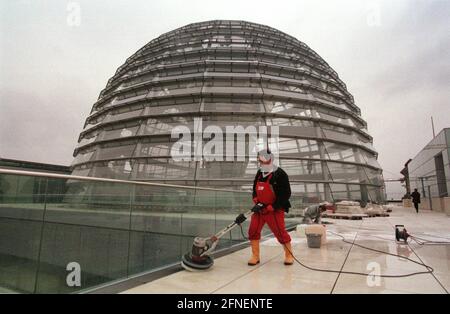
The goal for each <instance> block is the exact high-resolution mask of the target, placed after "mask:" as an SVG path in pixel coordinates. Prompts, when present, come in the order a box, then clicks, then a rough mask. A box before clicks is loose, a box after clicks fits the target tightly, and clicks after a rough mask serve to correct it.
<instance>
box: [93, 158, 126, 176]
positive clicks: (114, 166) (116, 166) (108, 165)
mask: <svg viewBox="0 0 450 314" xmlns="http://www.w3.org/2000/svg"><path fill="white" fill-rule="evenodd" d="M131 170H132V168H131V161H130V160H116V161H108V162H104V163H96V164H94V166H93V169H92V172H91V173H90V175H91V176H94V177H100V178H113V179H122V180H128V179H129V177H130V174H131Z"/></svg>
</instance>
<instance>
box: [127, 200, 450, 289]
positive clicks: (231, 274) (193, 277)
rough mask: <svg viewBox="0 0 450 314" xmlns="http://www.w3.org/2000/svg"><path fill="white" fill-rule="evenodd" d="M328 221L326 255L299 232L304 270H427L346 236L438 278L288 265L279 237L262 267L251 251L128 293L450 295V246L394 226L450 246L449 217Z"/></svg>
mask: <svg viewBox="0 0 450 314" xmlns="http://www.w3.org/2000/svg"><path fill="white" fill-rule="evenodd" d="M327 221H329V222H332V223H333V224H331V225H328V227H327V229H328V234H327V239H328V243H327V244H326V245H324V246H322V248H320V249H310V248H308V247H307V243H306V239H305V238H302V237H299V235H297V234H296V232H295V231H294V232H291V236H292V239H293V241H292V244H293V251H294V254H295V256H296V257H297V258H298V259H299V260H300V261H301V262H302V263H303V264H305V265H307V266H310V267H314V268H320V269H333V270H341V269H342V270H344V271H350V272H364V273H369V272H371V271H373V270H374V268H373V266H374V265H376V266H377V267H379V268H378V269H379V270H380V272H381V274H389V275H396V274H406V273H411V272H417V271H419V272H420V271H426V269H425V267H423V266H420V265H417V264H414V263H412V262H411V261H407V260H405V259H402V258H399V257H394V256H388V255H386V254H383V253H378V252H373V251H369V250H366V249H364V248H360V247H357V246H355V245H352V244H348V243H344V242H343V241H342V240H341V238H340V237H339V236H337V235H336V234H333V233H338V234H340V235H343V236H344V237H345V238H346V240H348V241H350V242H353V241H355V242H354V243H356V244H360V245H363V246H367V247H370V248H374V249H377V250H381V251H386V252H390V253H393V254H399V255H401V256H407V257H409V258H410V259H412V260H414V261H420V260H422V261H423V262H425V263H427V264H428V265H430V266H431V267H433V268H434V269H435V272H434V273H433V274H421V275H415V276H411V277H404V278H374V277H368V276H358V275H350V274H343V273H341V274H338V273H327V272H318V271H313V270H310V269H307V268H305V267H303V266H301V265H298V264H294V265H292V266H285V265H283V258H284V254H283V250H282V247H281V246H280V245H279V244H278V243H277V242H276V240H275V239H268V240H266V241H264V242H262V244H261V254H262V255H261V264H260V265H258V266H256V267H250V266H247V259H248V258H249V256H250V248H245V249H243V250H240V251H237V252H234V253H232V254H229V255H226V256H224V257H221V258H217V259H216V260H215V265H214V267H213V268H212V269H210V270H208V271H206V272H194V273H192V272H188V271H180V272H177V273H175V274H172V275H170V276H167V277H164V278H161V279H158V280H155V281H152V282H149V283H147V284H144V285H141V286H139V287H136V288H133V289H130V290H128V291H125V292H124V293H256V294H265V293H269V294H270V293H326V294H328V293H448V291H449V290H450V245H445V246H444V245H439V246H436V245H433V246H431V245H427V246H423V245H419V244H417V243H413V242H411V243H410V245H409V246H408V245H404V244H398V243H396V242H395V239H394V225H395V224H403V225H405V227H406V228H407V229H408V231H409V232H410V233H412V234H416V235H417V236H419V235H420V236H421V237H424V238H426V239H429V240H438V239H440V240H441V241H448V242H450V236H449V235H450V217H448V216H446V215H445V214H442V213H435V212H431V211H422V212H420V213H419V214H416V213H415V212H414V211H413V210H411V209H407V208H403V207H394V210H393V212H392V213H391V217H374V218H367V219H364V220H362V221H354V220H332V219H327ZM438 237H440V238H438ZM445 237H448V239H445ZM371 267H372V268H371ZM378 279H379V280H378Z"/></svg>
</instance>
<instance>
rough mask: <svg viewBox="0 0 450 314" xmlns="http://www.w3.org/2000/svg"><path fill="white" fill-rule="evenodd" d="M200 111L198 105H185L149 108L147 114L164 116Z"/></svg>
mask: <svg viewBox="0 0 450 314" xmlns="http://www.w3.org/2000/svg"><path fill="white" fill-rule="evenodd" d="M199 110H200V104H187V105H168V106H167V105H166V106H158V107H153V106H152V107H150V109H149V114H151V115H164V114H181V113H186V112H198V111H199Z"/></svg>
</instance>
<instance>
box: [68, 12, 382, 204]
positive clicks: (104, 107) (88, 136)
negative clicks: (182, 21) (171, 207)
mask: <svg viewBox="0 0 450 314" xmlns="http://www.w3.org/2000/svg"><path fill="white" fill-rule="evenodd" d="M199 122H200V123H199ZM180 126H181V127H182V128H183V129H187V130H191V131H192V136H191V137H184V138H182V139H181V137H180V136H178V137H177V136H175V137H174V136H173V130H174V129H175V128H179V127H180ZM229 126H231V127H233V126H236V127H237V126H240V127H242V128H244V129H245V128H248V127H253V128H256V129H257V130H258V129H264V128H265V129H266V130H267V134H268V136H267V138H269V137H270V142H269V141H268V140H267V139H266V141H264V140H263V142H261V141H259V140H258V143H257V145H259V146H260V147H262V146H264V143H268V145H269V147H270V148H271V149H272V151H273V152H274V153H275V155H276V157H277V161H276V163H278V165H279V166H281V167H282V168H283V169H284V170H285V171H286V172H287V173H288V175H289V178H290V181H291V186H292V192H293V195H294V196H296V197H295V199H296V200H297V201H296V203H297V205H301V204H303V203H305V204H306V203H314V202H318V201H322V200H328V201H336V200H364V201H373V202H383V201H384V200H385V191H384V181H383V176H382V169H381V167H380V165H379V163H378V162H377V152H376V150H375V149H374V147H373V146H372V142H373V141H372V137H371V136H370V135H369V134H368V132H367V123H366V122H365V121H364V120H363V119H362V117H361V112H360V109H359V108H358V107H357V106H356V105H355V103H354V99H353V97H352V95H351V94H350V93H349V92H348V91H347V88H346V85H345V84H344V82H342V81H341V80H340V79H339V76H338V74H337V73H336V72H335V71H334V70H333V69H332V68H331V67H330V66H329V65H328V64H327V63H326V62H325V61H324V60H323V59H322V58H321V57H320V56H319V55H318V54H317V53H316V52H314V51H313V50H312V49H311V48H309V47H308V46H307V45H306V44H304V43H302V42H300V41H299V40H297V39H295V38H294V37H292V36H289V35H287V34H285V33H283V32H281V31H279V30H276V29H274V28H271V27H268V26H265V25H260V24H255V23H249V22H244V21H224V20H216V21H208V22H201V23H194V24H189V25H187V26H184V27H181V28H178V29H175V30H173V31H171V32H168V33H166V34H163V35H161V36H159V37H158V38H156V39H153V40H152V41H150V42H149V43H148V44H146V45H145V46H144V47H142V48H141V49H139V50H138V51H137V52H136V53H134V54H133V55H132V56H131V57H129V58H128V59H127V60H126V61H125V63H124V64H123V65H121V66H120V67H119V68H118V69H117V71H116V72H115V74H114V75H113V77H111V78H110V79H109V81H108V82H107V84H106V87H105V88H104V89H103V90H102V91H101V93H100V95H99V98H98V100H97V101H96V102H95V103H94V105H93V107H92V110H91V112H90V114H89V116H88V117H87V119H86V122H85V125H84V129H83V131H82V132H81V134H80V136H79V141H78V145H77V146H76V148H75V151H74V157H75V159H74V161H73V163H72V171H73V175H80V176H93V177H105V178H115V179H124V180H139V181H148V182H163V183H171V184H179V185H191V186H193V185H194V186H207V187H217V188H227V189H239V190H248V189H251V187H252V182H253V178H254V176H255V173H256V170H257V163H256V157H255V154H254V152H255V151H256V150H257V149H258V147H255V148H252V147H250V146H251V145H248V146H249V148H246V149H245V151H244V152H243V153H242V154H243V155H244V156H238V155H239V153H238V149H235V150H234V149H233V148H236V147H237V145H239V141H244V144H246V143H247V144H248V143H250V142H251V139H250V137H251V136H246V135H245V134H244V137H242V136H241V137H238V136H236V140H235V143H234V144H233V143H232V144H230V143H228V142H227V143H225V142H226V138H227V136H226V128H227V127H229ZM208 127H212V129H213V130H216V131H217V130H219V131H220V130H223V136H222V135H221V136H219V135H217V134H216V135H215V136H212V135H211V134H205V133H203V136H202V134H200V137H199V136H198V134H199V133H202V132H204V131H205V130H206V128H208ZM261 127H262V128H261ZM275 130H276V132H275ZM206 133H207V132H206ZM213 137H215V140H216V141H220V142H221V141H223V142H224V145H223V148H220V149H219V148H218V147H216V148H214V149H213V150H212V153H213V154H214V156H215V157H218V155H222V154H223V158H209V157H211V156H206V154H204V153H203V152H204V151H202V149H200V150H199V149H197V148H198V146H199V145H200V146H201V147H203V148H205V147H207V143H208V141H209V140H211V139H212V138H213ZM233 137H234V135H233ZM274 139H275V141H273V140H274ZM180 141H183V143H181V144H183V145H185V146H184V147H185V148H186V147H188V148H189V150H187V154H186V150H185V151H184V155H183V156H184V157H183V158H182V159H181V160H180V159H179V158H178V159H177V158H174V155H173V151H174V150H173V148H174V145H175V144H176V143H177V145H180ZM216 143H217V142H216ZM261 145H262V146H261ZM191 148H192V149H191ZM230 152H231V154H232V156H231V158H230ZM226 154H228V155H227V156H225V155H226Z"/></svg>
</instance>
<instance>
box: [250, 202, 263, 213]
mask: <svg viewBox="0 0 450 314" xmlns="http://www.w3.org/2000/svg"><path fill="white" fill-rule="evenodd" d="M263 208H264V204H261V203H257V204H255V206H253V208H252V212H254V213H259V212H260V211H262V209H263Z"/></svg>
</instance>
